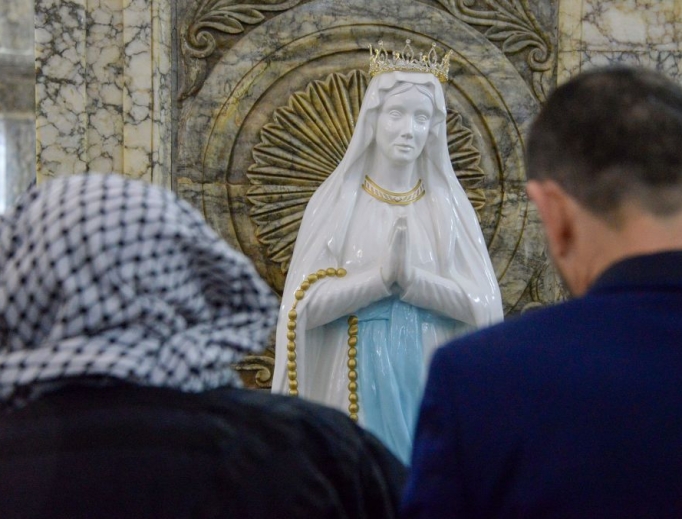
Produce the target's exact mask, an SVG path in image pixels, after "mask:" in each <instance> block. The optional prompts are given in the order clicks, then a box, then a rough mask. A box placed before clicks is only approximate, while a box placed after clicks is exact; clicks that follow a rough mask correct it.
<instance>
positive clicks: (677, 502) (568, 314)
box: [403, 251, 682, 519]
mask: <svg viewBox="0 0 682 519" xmlns="http://www.w3.org/2000/svg"><path fill="white" fill-rule="evenodd" d="M403 505H404V506H403V513H404V517H410V518H411V517H433V518H438V519H442V518H447V517H462V518H470V517H481V518H495V517H523V518H533V517H552V518H559V517H581V518H582V517H584V518H603V517H618V518H627V517H657V518H660V517H682V251H678V252H667V253H662V254H655V255H650V256H640V257H634V258H630V259H627V260H625V261H622V262H620V263H618V264H616V265H614V266H612V267H611V268H609V269H608V270H607V271H606V272H605V273H604V274H603V275H602V276H601V277H600V278H599V279H598V280H597V282H596V283H595V284H594V285H593V287H592V288H591V290H590V291H589V293H588V294H587V295H586V296H584V297H582V298H580V299H576V300H573V301H570V302H567V303H563V304H560V305H557V306H554V307H551V308H546V309H543V310H538V311H536V312H531V313H528V314H525V315H523V316H521V317H519V318H516V319H512V320H510V321H508V322H506V323H502V324H500V325H497V326H494V327H491V328H488V329H486V330H482V331H480V332H477V333H475V334H472V335H470V336H468V337H465V338H463V339H460V340H458V341H454V342H452V343H450V344H448V345H446V346H445V347H443V348H441V349H440V350H439V351H438V352H437V353H436V355H435V356H434V359H433V362H432V365H431V370H430V375H429V380H428V384H427V388H426V392H425V396H424V400H423V403H422V408H421V414H420V418H419V423H418V427H417V434H416V441H415V446H414V452H413V460H412V473H411V476H410V480H409V483H408V486H407V491H406V496H405V499H404V503H403Z"/></svg>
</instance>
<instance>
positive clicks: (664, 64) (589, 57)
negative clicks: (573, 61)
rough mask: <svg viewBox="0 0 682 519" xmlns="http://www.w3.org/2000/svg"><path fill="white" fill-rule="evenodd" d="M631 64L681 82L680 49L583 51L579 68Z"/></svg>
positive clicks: (681, 62)
mask: <svg viewBox="0 0 682 519" xmlns="http://www.w3.org/2000/svg"><path fill="white" fill-rule="evenodd" d="M618 64H623V65H632V66H638V67H646V68H650V69H653V70H657V71H659V72H662V73H664V74H666V75H668V76H670V77H671V78H672V79H674V80H675V81H677V82H678V83H680V84H682V51H665V50H664V51H658V50H651V51H644V52H614V51H610V52H583V53H581V69H582V70H589V69H591V68H596V67H603V66H609V65H618Z"/></svg>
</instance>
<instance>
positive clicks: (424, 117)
mask: <svg viewBox="0 0 682 519" xmlns="http://www.w3.org/2000/svg"><path fill="white" fill-rule="evenodd" d="M415 119H416V120H417V122H418V123H421V124H424V123H427V122H429V117H428V116H427V115H423V114H422V115H418V116H417V117H415Z"/></svg>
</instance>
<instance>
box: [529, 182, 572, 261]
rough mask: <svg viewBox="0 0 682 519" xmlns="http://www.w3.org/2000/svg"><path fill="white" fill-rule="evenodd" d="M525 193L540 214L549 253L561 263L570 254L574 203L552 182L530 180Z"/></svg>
mask: <svg viewBox="0 0 682 519" xmlns="http://www.w3.org/2000/svg"><path fill="white" fill-rule="evenodd" d="M526 192H527V193H528V198H530V199H531V200H532V201H533V203H534V204H535V206H536V207H537V209H538V213H540V219H541V220H542V224H543V226H544V228H545V234H546V235H547V242H548V245H549V249H550V250H549V252H550V254H551V255H552V257H553V258H554V260H555V261H557V262H561V260H562V259H564V258H565V257H566V256H567V255H568V254H570V252H571V250H572V247H573V245H574V240H575V214H574V213H575V211H574V210H575V202H573V199H572V198H571V197H570V196H569V195H568V194H567V193H566V191H564V190H563V189H562V188H561V186H559V184H557V183H556V182H554V181H553V180H542V181H540V180H530V181H528V184H527V185H526Z"/></svg>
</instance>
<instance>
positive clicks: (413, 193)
mask: <svg viewBox="0 0 682 519" xmlns="http://www.w3.org/2000/svg"><path fill="white" fill-rule="evenodd" d="M362 189H364V190H365V191H366V192H367V193H369V194H370V195H372V196H373V197H374V198H376V199H377V200H379V201H380V202H385V203H387V204H391V205H408V204H411V203H412V202H416V201H417V200H419V199H420V198H421V197H423V196H424V193H426V189H425V188H424V184H422V181H421V179H419V181H418V182H417V185H416V186H414V187H413V188H412V189H410V190H409V191H405V192H404V193H396V192H394V191H389V190H388V189H384V188H383V187H381V186H380V185H379V184H377V183H376V182H374V181H373V180H372V179H371V178H369V177H368V176H367V175H365V181H364V182H363V183H362Z"/></svg>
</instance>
